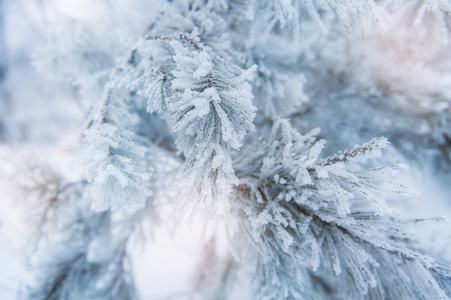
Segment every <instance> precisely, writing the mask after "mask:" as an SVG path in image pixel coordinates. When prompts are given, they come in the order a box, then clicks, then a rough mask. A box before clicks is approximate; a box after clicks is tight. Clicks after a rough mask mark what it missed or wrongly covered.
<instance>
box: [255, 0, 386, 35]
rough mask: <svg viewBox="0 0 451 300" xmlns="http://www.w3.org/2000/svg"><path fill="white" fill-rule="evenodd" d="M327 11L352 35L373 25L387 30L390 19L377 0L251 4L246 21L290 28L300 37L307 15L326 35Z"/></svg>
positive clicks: (304, 0)
mask: <svg viewBox="0 0 451 300" xmlns="http://www.w3.org/2000/svg"><path fill="white" fill-rule="evenodd" d="M268 7H270V8H271V9H268ZM324 11H326V12H331V13H334V14H335V15H336V16H337V17H338V19H339V21H340V22H341V24H342V25H343V26H344V27H345V28H346V30H347V32H348V34H349V35H355V34H364V33H365V32H367V31H368V30H369V29H370V28H371V26H372V24H373V23H379V24H380V25H382V26H385V19H386V18H387V14H386V13H385V12H384V11H383V9H382V8H381V7H380V6H379V5H378V4H376V2H375V1H374V0H371V1H366V0H356V1H346V0H294V1H283V0H265V1H257V0H250V1H249V4H248V12H247V17H248V18H249V19H251V20H255V19H265V20H267V22H269V24H271V25H272V26H274V25H275V24H276V23H277V22H279V24H280V26H281V27H284V26H285V25H287V24H290V25H291V26H292V27H293V31H294V33H295V35H297V34H298V32H299V24H300V21H301V20H303V19H304V15H303V12H307V14H308V15H309V16H310V17H311V18H312V19H313V20H315V21H316V22H317V23H318V25H319V26H320V27H321V29H322V30H323V31H324V32H327V31H328V29H327V28H326V26H325V24H324V23H323V21H322V16H321V15H322V12H324Z"/></svg>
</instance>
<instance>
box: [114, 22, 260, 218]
mask: <svg viewBox="0 0 451 300" xmlns="http://www.w3.org/2000/svg"><path fill="white" fill-rule="evenodd" d="M201 17H203V19H200V18H199V16H197V17H196V15H195V14H194V15H193V18H194V19H195V20H194V21H193V23H195V22H197V23H199V24H197V23H196V24H197V25H194V24H193V25H192V27H191V28H188V29H187V30H186V32H182V33H180V32H179V33H172V34H169V33H167V34H164V35H163V34H159V33H158V30H157V29H158V28H157V29H153V30H152V32H150V33H149V34H148V35H147V36H146V38H145V39H144V40H143V41H141V42H139V43H138V45H137V46H136V48H134V49H133V51H131V56H130V57H129V58H127V60H126V61H127V62H126V63H125V64H124V66H123V67H121V68H120V69H119V70H118V76H117V77H116V78H115V79H114V80H115V81H116V82H117V83H118V85H123V86H125V87H128V88H131V89H134V90H136V91H137V93H138V94H140V95H143V96H145V97H147V98H148V111H149V112H155V111H158V112H160V113H161V114H162V117H163V118H165V119H166V120H168V122H169V123H170V124H171V125H172V130H173V131H174V132H175V133H176V134H177V135H176V136H177V138H176V145H177V148H178V150H179V151H180V152H181V153H182V154H183V156H184V157H185V158H186V162H185V168H184V170H185V171H184V175H185V176H184V181H185V183H186V186H188V187H190V188H188V190H189V193H195V194H198V195H199V196H196V197H190V198H195V199H198V200H196V201H195V203H193V205H194V206H195V205H197V202H198V201H199V202H206V203H207V204H209V203H213V199H215V201H216V202H215V203H216V204H215V205H213V206H211V207H210V208H212V209H213V210H215V209H216V208H214V207H215V206H216V205H217V206H219V207H222V208H219V209H218V210H219V211H222V212H224V209H225V208H226V207H227V196H228V194H229V193H230V192H231V190H232V186H233V185H234V184H236V183H237V179H236V177H235V175H234V170H233V167H232V164H231V158H230V154H229V150H233V149H239V148H240V147H241V145H242V141H243V139H244V137H245V136H246V135H247V134H248V133H249V132H251V131H253V130H254V125H253V119H254V117H255V113H256V108H255V107H254V106H253V105H252V101H251V100H252V98H253V96H252V93H251V89H252V87H251V85H250V81H251V80H252V79H253V73H254V71H255V67H251V68H250V69H248V70H243V69H241V68H240V67H238V66H237V65H235V64H233V63H232V62H230V61H228V60H227V56H226V57H224V55H221V56H220V55H218V53H222V52H221V51H222V50H221V49H217V48H213V47H214V45H215V42H214V41H212V45H213V47H211V46H210V45H208V44H207V42H208V41H209V40H210V38H209V36H212V35H213V36H214V35H218V34H219V33H218V32H216V30H217V28H215V27H212V26H211V25H212V24H210V23H211V22H212V21H211V20H210V19H209V18H205V16H201ZM206 17H212V18H218V17H217V16H216V15H212V16H209V15H207V16H206ZM196 18H198V19H196ZM159 30H160V31H162V32H166V31H168V29H167V28H164V27H163V28H159ZM154 31H155V33H153V32H154ZM217 51H219V52H218V53H217ZM192 187H194V189H193V188H192ZM207 206H208V205H207Z"/></svg>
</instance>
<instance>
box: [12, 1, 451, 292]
mask: <svg viewBox="0 0 451 300" xmlns="http://www.w3.org/2000/svg"><path fill="white" fill-rule="evenodd" d="M450 14H451V4H450V3H449V2H448V1H446V0H443V1H442V0H440V1H438V0H437V1H434V0H431V1H419V0H418V1H417V0H401V1H398V0H396V1H395V0H391V1H390V0H384V1H373V0H355V1H348V0H290V1H288V0H261V1H257V0H172V1H165V2H164V3H163V5H162V8H161V11H160V12H159V14H158V15H157V16H156V17H155V18H154V19H152V20H151V21H149V22H148V23H146V22H147V21H146V22H142V21H139V22H138V21H136V24H137V23H140V24H141V25H142V28H136V27H139V26H136V24H134V25H133V26H131V25H129V26H128V27H127V28H123V30H122V31H120V30H113V29H111V28H106V27H108V26H99V27H95V26H93V27H92V28H83V30H81V32H82V34H81V36H82V37H83V38H80V39H78V40H69V41H68V40H67V39H68V35H67V34H66V32H64V30H63V32H62V33H59V34H55V36H54V38H52V39H51V40H52V43H54V44H51V45H49V46H47V47H45V48H44V49H41V50H40V51H39V52H38V53H37V54H36V55H35V62H34V63H35V65H36V66H37V67H38V69H39V70H41V71H43V72H44V73H51V76H52V77H54V78H61V79H64V80H66V82H68V83H70V84H72V85H73V86H75V87H76V88H77V90H78V91H79V93H80V95H81V96H82V97H83V98H84V100H83V101H84V102H83V103H84V105H85V106H86V108H87V110H88V113H87V114H86V120H85V122H84V128H82V141H81V147H80V148H81V149H80V151H79V155H78V156H77V158H76V162H75V167H76V168H77V170H79V172H80V174H81V176H80V177H81V179H80V180H79V181H73V180H69V179H65V178H63V176H61V175H58V174H53V173H52V172H51V171H49V170H47V171H48V172H50V173H49V175H46V176H42V178H41V179H40V181H41V182H39V189H41V190H44V191H45V192H42V195H41V196H42V197H41V198H43V199H44V200H45V199H47V198H49V197H47V196H45V195H46V194H48V193H50V194H51V195H52V196H51V199H52V200H51V201H48V199H47V200H45V201H47V202H48V207H47V208H46V209H41V210H40V213H41V215H42V217H41V218H40V220H41V222H39V225H38V228H39V229H38V231H39V232H40V234H39V238H37V239H36V240H35V242H34V246H33V247H30V254H29V257H30V260H29V263H28V267H29V270H28V271H29V276H28V277H27V279H25V280H24V281H23V282H22V284H21V288H20V292H19V297H20V299H30V300H31V299H36V300H38V299H55V300H56V299H74V300H75V299H86V300H89V299H140V298H141V297H140V293H139V291H138V290H137V289H136V288H135V286H134V281H133V270H132V267H131V265H130V262H129V257H128V256H129V255H130V253H129V251H128V249H129V244H130V240H131V237H134V236H135V235H134V234H135V233H136V232H137V231H139V228H142V224H143V223H146V222H147V223H149V222H150V223H151V227H152V226H153V227H158V226H170V225H169V224H174V223H176V224H177V226H180V227H184V226H189V224H190V220H191V221H192V219H195V218H197V217H199V216H200V218H201V219H202V220H204V222H205V226H206V227H207V226H208V225H207V224H210V223H211V222H212V220H213V222H214V221H215V220H218V219H220V220H223V221H224V223H225V228H226V232H227V233H226V236H227V237H228V245H229V246H228V248H227V250H226V251H225V252H227V253H226V254H225V255H224V254H223V252H224V251H223V250H224V249H221V251H219V250H218V248H219V247H220V244H219V243H217V241H216V239H217V237H215V232H213V233H212V234H211V235H210V236H209V237H207V236H205V237H204V239H202V241H201V244H202V247H203V248H204V249H205V251H207V252H206V253H207V254H208V255H207V254H206V255H205V257H204V258H203V259H204V261H203V262H201V263H200V264H199V266H200V267H199V268H197V269H196V270H194V272H195V273H196V274H195V275H196V276H195V277H196V278H198V279H199V280H198V281H197V282H196V284H193V288H192V289H190V290H189V291H187V292H186V294H185V295H183V296H186V297H187V299H191V298H193V299H233V297H236V295H235V296H233V293H232V292H233V291H234V289H236V288H238V287H239V286H240V285H239V283H240V282H239V281H240V278H241V277H240V276H245V278H247V280H248V281H250V282H252V285H251V287H250V292H249V294H250V295H249V297H250V299H449V298H450V297H451V269H450V268H449V267H448V265H447V263H446V262H441V261H440V260H439V259H438V260H435V259H433V258H432V257H430V256H428V255H427V253H424V251H423V249H421V247H419V246H418V243H417V238H416V235H415V232H414V230H413V229H412V226H413V224H414V223H418V222H419V220H410V219H405V218H402V217H401V216H400V215H399V214H398V213H397V212H396V211H395V210H394V209H392V208H390V205H389V204H387V200H390V199H394V198H397V197H399V195H408V194H409V193H411V192H412V191H413V190H412V189H410V188H408V187H405V186H404V185H403V184H402V183H401V182H399V181H398V175H399V174H402V173H403V172H406V171H405V170H406V166H407V167H409V166H410V165H413V166H417V165H421V166H423V167H424V168H436V169H437V170H438V171H437V172H442V173H440V174H443V175H441V176H444V177H446V172H447V170H449V166H450V163H449V162H450V161H451V156H450V153H451V152H450V149H449V148H450V146H451V143H450V142H449V141H450V138H449V137H450V136H451V131H450V130H449V129H450V126H449V123H448V120H449V104H450V103H451V93H449V86H448V85H447V82H448V83H449V81H450V78H451V73H450V70H449V68H448V69H447V68H446V67H441V63H440V59H441V60H442V61H443V63H442V65H443V66H449V63H450V61H451V60H450V57H449V53H448V52H447V51H448V50H449V49H450V48H449V46H450V43H451V31H450V29H451V28H450V25H451V19H450ZM406 15H407V16H406ZM409 18H411V19H412V20H413V21H412V24H422V26H423V27H422V28H421V29H422V31H421V35H419V36H417V37H415V36H414V35H412V33H409V34H410V35H407V34H405V33H404V31H407V30H408V26H406V24H410V23H409V22H411V21H410V19H409ZM104 22H109V21H108V20H107V21H104ZM113 24H115V25H113ZM118 24H119V25H120V24H122V23H121V22H117V23H114V22H111V27H114V26H119V25H118ZM71 26H73V24H67V25H66V29H67V31H70V30H71ZM116 29H117V28H116ZM124 32H125V33H124ZM428 32H433V33H435V34H431V35H428V34H427V33H428ZM401 37H406V40H409V39H414V38H418V39H420V40H419V41H413V42H412V45H414V46H415V47H420V46H419V45H421V47H424V48H422V49H415V50H416V51H417V52H415V53H416V54H415V53H414V54H412V55H416V56H414V58H413V59H412V61H413V62H415V63H416V61H415V59H418V60H419V59H422V58H424V55H423V54H424V53H426V52H428V51H429V50H431V49H433V51H434V53H435V54H436V56H435V59H429V58H427V59H425V61H420V62H417V64H414V63H413V62H412V64H409V65H408V66H407V64H404V63H400V65H399V66H400V68H406V70H407V71H408V72H409V70H410V71H412V70H413V71H412V72H415V73H411V74H409V76H410V77H409V76H407V78H408V82H406V81H402V80H403V78H406V77H402V76H404V75H403V74H402V73H403V70H402V69H401V70H399V69H397V67H393V65H391V64H396V63H397V62H399V61H400V59H399V58H396V59H394V60H393V61H390V60H389V58H390V57H393V56H396V55H401V57H402V55H404V54H402V53H399V52H396V51H398V50H399V49H398V48H396V45H395V46H393V47H394V48H393V49H391V48H390V50H389V53H388V54H387V55H384V54H381V51H382V50H381V49H382V48H383V47H382V46H380V45H381V44H383V45H387V44H384V43H388V42H387V41H388V40H390V39H393V40H396V41H399V40H401V41H402V38H401ZM409 41H410V40H409ZM423 41H426V42H424V43H423ZM388 44H390V43H388ZM106 45H108V47H106ZM373 45H379V46H377V47H374V46H373ZM403 47H405V48H407V49H408V47H409V46H408V45H407V46H406V45H404V46H403ZM403 47H401V48H403ZM428 47H430V48H428ZM390 51H392V52H396V53H395V54H393V53H392V52H390ZM411 52H414V50H412V51H411ZM409 53H410V52H409ZM371 55H373V56H371ZM406 55H407V54H406ZM371 57H373V58H374V59H387V61H380V62H377V63H380V64H383V65H384V66H386V67H379V66H375V62H374V61H372V58H371ZM356 60H357V61H356ZM359 62H361V63H360V64H359ZM396 66H398V65H396ZM423 71H424V72H426V73H427V74H428V76H437V79H438V81H435V82H433V80H431V81H430V82H426V86H425V85H422V84H420V83H419V82H414V81H415V80H419V79H418V78H420V77H419V76H416V75H415V74H420V73H422V72H423ZM377 72H386V73H377ZM359 75H361V76H359ZM386 78H392V79H393V80H394V81H396V80H398V81H396V82H395V83H393V81H387V80H386ZM397 83H398V84H397ZM420 102H421V104H419V103H420ZM437 103H438V104H437ZM387 122H388V123H387ZM406 124H407V125H406ZM319 127H321V128H322V129H320V128H319ZM384 136H386V137H384ZM407 142H408V143H409V145H410V147H407V146H405V145H406V143H407ZM355 144H360V145H356V146H353V145H355ZM387 148H388V149H387ZM345 149H351V150H345ZM394 154H396V155H394ZM390 155H393V157H395V158H397V159H398V158H399V160H402V162H403V164H400V163H394V162H393V161H394V160H395V159H393V157H390ZM387 156H388V157H387ZM42 172H44V173H45V171H42ZM46 178H51V179H52V180H51V182H45V179H46ZM55 178H57V179H55ZM55 181H56V182H58V184H57V186H58V189H56V190H55V189H54V188H53V189H52V188H51V186H54V185H55ZM33 184H35V183H33ZM33 184H31V185H33ZM47 189H48V191H47ZM26 190H30V185H29V186H28V187H27V189H26ZM31 190H32V189H31ZM30 193H31V192H30ZM23 197H29V196H23ZM34 201H39V200H34ZM406 201H407V200H406ZM168 207H169V208H171V209H172V210H173V211H171V214H170V217H169V219H168V221H167V222H163V223H158V222H157V220H158V216H159V215H160V214H163V211H166V210H167V208H168ZM166 218H168V217H166ZM146 242H149V241H146ZM219 252H221V253H222V255H219V254H218V253H219ZM150 272H153V271H152V270H150ZM155 272H157V270H155ZM241 288H242V287H241Z"/></svg>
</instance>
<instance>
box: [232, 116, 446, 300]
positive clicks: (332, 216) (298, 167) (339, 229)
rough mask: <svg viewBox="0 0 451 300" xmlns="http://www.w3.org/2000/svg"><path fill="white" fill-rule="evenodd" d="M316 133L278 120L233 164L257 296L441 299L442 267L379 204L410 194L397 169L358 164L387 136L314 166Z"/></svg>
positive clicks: (317, 145) (319, 145)
mask: <svg viewBox="0 0 451 300" xmlns="http://www.w3.org/2000/svg"><path fill="white" fill-rule="evenodd" d="M317 134H318V131H313V132H311V133H309V134H307V135H305V136H303V135H300V134H299V133H297V132H296V131H295V130H294V129H293V128H292V127H291V126H290V124H289V123H288V121H287V120H277V121H276V123H275V124H274V126H273V129H272V132H271V135H270V137H269V139H267V140H260V141H259V142H258V143H254V144H248V145H247V146H246V147H245V148H244V149H243V154H244V155H243V156H242V157H240V158H238V161H236V164H235V165H236V169H237V171H238V174H239V175H238V176H239V177H240V185H239V186H238V188H237V203H236V204H235V205H234V206H235V207H239V209H240V210H241V211H242V212H243V217H245V218H248V220H247V224H246V223H245V224H246V227H245V228H243V230H245V231H246V232H248V234H249V238H250V240H251V243H252V244H253V247H254V248H255V250H254V251H255V253H256V255H257V257H258V258H257V262H256V263H257V269H256V270H257V271H256V272H257V275H256V278H257V282H256V290H258V291H259V293H258V296H257V297H258V298H259V299H282V298H290V299H291V298H293V299H311V298H318V297H321V298H325V297H332V298H337V297H338V298H361V297H364V296H369V297H370V298H374V299H386V298H392V297H393V298H397V299H403V298H408V297H412V296H414V295H415V296H414V297H419V298H422V299H429V298H431V297H438V298H440V299H447V298H448V296H447V293H448V292H449V281H450V280H451V278H450V273H449V272H450V270H449V268H448V267H446V266H443V265H441V264H440V263H436V262H434V260H433V259H431V258H429V257H427V256H424V255H422V254H420V253H417V252H415V251H414V250H412V248H411V246H410V242H409V240H410V239H411V238H412V237H413V236H412V234H411V230H410V229H409V227H407V225H406V222H404V221H402V220H399V218H398V217H397V216H396V215H395V214H393V212H392V211H391V210H389V209H388V207H387V206H386V204H385V202H384V198H385V197H386V195H387V194H390V193H406V192H407V190H406V189H405V188H404V187H402V186H400V185H398V184H396V183H395V182H394V177H395V174H396V171H397V169H398V167H397V166H388V167H377V168H370V167H365V166H364V165H363V164H364V163H365V162H366V161H367V160H368V159H370V158H377V157H380V156H381V150H382V149H384V148H385V147H386V145H387V141H386V139H384V138H381V139H373V140H372V141H370V142H369V143H367V144H364V145H362V146H356V148H354V149H353V150H351V151H346V152H344V153H340V154H338V155H336V156H334V157H329V158H327V159H325V160H320V159H318V156H319V154H320V151H321V149H322V147H323V145H324V142H323V141H321V140H317V138H316V137H317ZM244 158H245V159H244ZM394 282H396V283H394ZM412 283H414V284H412ZM274 287H276V288H274Z"/></svg>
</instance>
